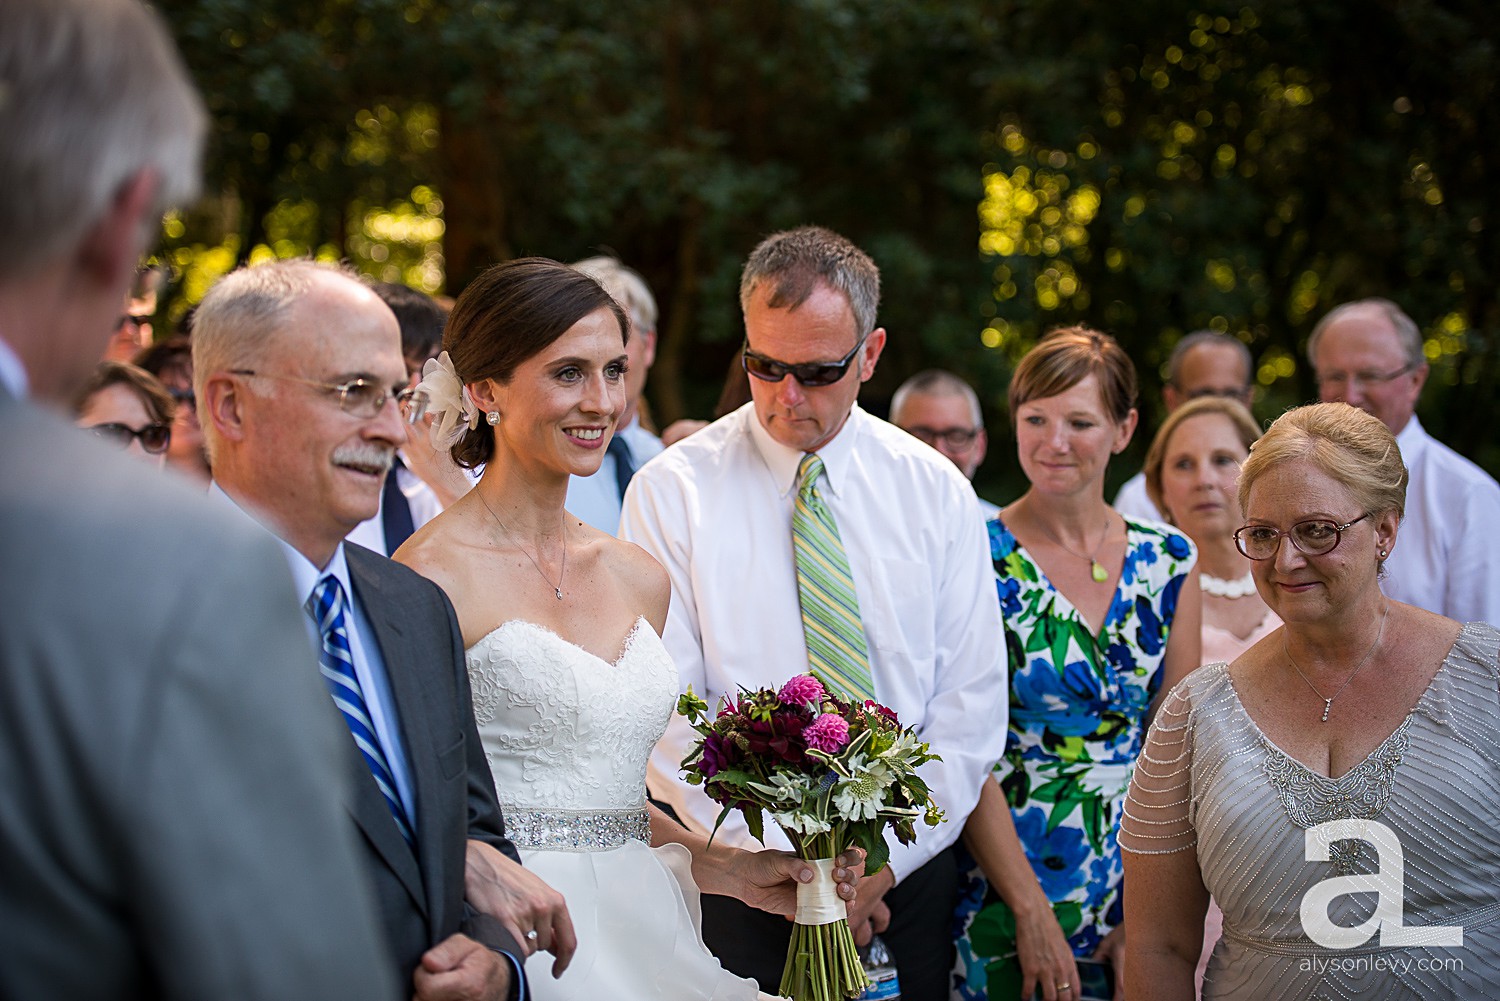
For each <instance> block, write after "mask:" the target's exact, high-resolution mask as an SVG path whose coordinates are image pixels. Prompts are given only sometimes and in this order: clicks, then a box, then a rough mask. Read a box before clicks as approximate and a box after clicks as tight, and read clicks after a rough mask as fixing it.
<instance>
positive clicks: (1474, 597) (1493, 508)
mask: <svg viewBox="0 0 1500 1001" xmlns="http://www.w3.org/2000/svg"><path fill="white" fill-rule="evenodd" d="M1307 358H1308V361H1310V362H1311V363H1312V366H1313V370H1314V372H1315V373H1316V374H1317V379H1318V396H1319V397H1320V398H1321V399H1322V401H1323V402H1324V403H1348V404H1351V405H1353V406H1356V407H1359V408H1360V409H1361V410H1363V411H1365V412H1366V413H1369V414H1372V415H1373V416H1375V417H1378V418H1380V420H1381V422H1382V423H1383V424H1385V426H1386V427H1387V428H1389V429H1390V431H1391V433H1392V434H1394V435H1395V436H1396V444H1397V445H1399V446H1400V447H1401V458H1402V461H1404V462H1405V463H1406V467H1407V470H1408V471H1409V472H1410V474H1411V484H1410V486H1408V487H1407V491H1406V517H1405V520H1404V521H1403V522H1402V525H1401V539H1400V544H1399V545H1397V547H1396V549H1395V550H1394V551H1393V552H1392V554H1391V557H1390V561H1389V562H1388V563H1387V564H1386V570H1387V572H1388V576H1387V577H1386V578H1385V580H1384V582H1383V583H1382V587H1383V589H1384V591H1385V593H1386V594H1387V595H1389V596H1390V597H1392V598H1395V599H1396V600H1397V601H1404V602H1406V603H1407V604H1409V605H1417V606H1419V607H1421V608H1425V609H1428V610H1429V611H1433V612H1437V613H1439V614H1440V615H1446V616H1449V617H1450V618H1454V619H1457V620H1458V621H1460V622H1469V621H1480V622H1490V623H1500V560H1497V559H1495V545H1494V542H1493V540H1492V539H1491V538H1490V535H1489V533H1490V531H1491V530H1492V529H1493V527H1494V526H1495V525H1497V524H1500V485H1497V484H1496V482H1495V480H1494V478H1493V477H1491V476H1490V475H1489V474H1488V473H1486V472H1485V471H1484V470H1482V469H1480V468H1479V467H1478V466H1476V465H1475V464H1474V463H1472V462H1470V461H1469V460H1468V459H1466V458H1464V457H1463V456H1461V455H1459V454H1458V453H1457V452H1455V451H1453V449H1451V448H1449V447H1448V446H1446V445H1444V444H1443V443H1442V442H1440V441H1438V440H1437V439H1435V438H1433V437H1432V436H1431V435H1429V434H1428V433H1427V431H1426V430H1425V429H1424V428H1423V427H1422V422H1421V421H1420V420H1418V419H1417V415H1416V413H1415V410H1416V406H1417V399H1418V397H1420V396H1421V395H1422V386H1423V385H1424V384H1425V383H1426V381H1427V358H1426V355H1425V354H1424V353H1423V350H1422V334H1421V331H1419V330H1418V329H1417V325H1416V323H1415V322H1414V321H1413V320H1412V318H1411V317H1409V316H1407V315H1406V313H1404V312H1403V311H1402V310H1401V307H1400V306H1397V305H1396V304H1395V303H1394V302H1391V301H1390V300H1389V299H1360V300H1357V301H1355V302H1346V303H1344V304H1343V305H1341V306H1336V307H1334V308H1333V309H1332V310H1330V311H1329V312H1328V314H1327V315H1326V316H1324V317H1323V319H1321V320H1319V321H1318V324H1317V326H1315V327H1314V328H1313V332H1312V334H1311V336H1309V337H1308V339H1307Z"/></svg>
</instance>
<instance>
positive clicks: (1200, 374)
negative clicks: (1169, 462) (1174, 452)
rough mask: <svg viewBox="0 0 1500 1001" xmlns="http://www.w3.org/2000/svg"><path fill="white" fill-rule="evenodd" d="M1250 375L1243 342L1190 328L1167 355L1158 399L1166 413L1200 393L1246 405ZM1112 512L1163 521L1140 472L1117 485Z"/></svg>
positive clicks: (1251, 390)
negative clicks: (1165, 376) (1164, 374)
mask: <svg viewBox="0 0 1500 1001" xmlns="http://www.w3.org/2000/svg"><path fill="white" fill-rule="evenodd" d="M1252 375H1254V364H1253V361H1252V359H1251V357H1250V349H1249V348H1247V347H1246V346H1245V342H1244V341H1242V340H1240V339H1239V338H1238V337H1231V336H1229V335H1228V334H1221V333H1220V332H1219V331H1217V330H1195V331H1194V332H1192V333H1191V334H1187V335H1185V336H1183V337H1182V339H1181V340H1179V341H1178V342H1177V344H1176V345H1175V346H1174V347H1173V348H1172V354H1171V355H1170V356H1169V357H1168V358H1167V384H1166V385H1165V386H1163V387H1162V388H1161V398H1162V402H1163V403H1165V404H1166V406H1167V413H1169V414H1170V413H1171V412H1172V411H1174V410H1176V409H1177V408H1178V407H1180V406H1182V405H1183V404H1184V403H1186V402H1187V401H1188V400H1196V399H1198V398H1199V397H1200V396H1223V397H1227V398H1229V399H1231V400H1239V401H1240V402H1241V403H1243V404H1244V405H1245V407H1246V408H1247V409H1248V408H1249V406H1250V404H1251V402H1252V401H1253V400H1254V399H1255V386H1254V384H1253V383H1252V382H1251V376H1252ZM1115 510H1116V511H1119V512H1120V513H1121V514H1123V515H1126V516H1128V517H1131V518H1145V519H1146V520H1147V521H1162V522H1164V521H1166V520H1167V516H1166V515H1164V514H1162V513H1161V511H1159V510H1158V509H1157V507H1156V505H1155V504H1153V503H1151V498H1150V497H1149V496H1148V495H1147V494H1146V474H1145V473H1144V472H1140V473H1136V474H1135V475H1134V476H1132V477H1131V478H1130V479H1128V480H1126V481H1125V482H1124V483H1123V484H1121V486H1120V491H1119V493H1117V494H1115Z"/></svg>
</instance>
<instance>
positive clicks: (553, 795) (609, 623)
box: [395, 258, 859, 1001]
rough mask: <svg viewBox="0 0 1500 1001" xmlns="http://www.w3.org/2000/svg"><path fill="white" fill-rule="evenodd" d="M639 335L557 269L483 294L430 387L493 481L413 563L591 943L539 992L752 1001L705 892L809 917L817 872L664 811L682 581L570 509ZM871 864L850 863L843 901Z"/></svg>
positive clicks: (538, 266) (437, 425)
mask: <svg viewBox="0 0 1500 1001" xmlns="http://www.w3.org/2000/svg"><path fill="white" fill-rule="evenodd" d="M628 330H629V324H628V321H627V319H626V317H625V314H624V312H623V311H622V310H621V308H620V307H619V305H617V304H616V303H615V301H614V300H613V299H611V298H610V297H609V295H608V293H606V292H605V291H604V289H603V288H601V287H600V286H599V284H598V283H597V282H595V281H594V280H593V279H592V278H590V277H588V276H586V275H584V274H582V273H581V272H578V271H575V270H573V269H572V268H569V267H567V266H565V265H562V264H558V263H556V262H555V261H550V260H545V259H542V258H526V259H522V260H517V261H512V262H509V263H507V264H501V265H497V266H495V267H493V268H491V269H489V270H488V271H487V272H485V273H484V274H483V275H481V276H480V277H479V278H478V279H477V280H475V281H474V282H473V284H471V285H470V286H469V287H468V288H467V289H466V290H465V291H464V293H463V295H461V296H460V297H459V299H458V302H457V304H456V306H455V307H454V310H453V315H452V317H451V318H450V319H449V321H448V325H447V330H446V332H445V334H444V337H443V344H444V347H445V349H446V350H445V352H444V354H443V356H441V357H440V358H439V359H437V361H435V362H429V363H428V367H427V371H426V373H425V377H424V379H423V382H422V384H421V385H420V386H419V387H418V391H419V392H425V393H426V395H427V397H428V400H429V408H428V410H429V413H432V414H433V415H434V417H435V420H434V424H433V430H432V434H433V439H434V443H435V444H438V445H439V447H440V448H443V447H451V451H452V455H453V458H454V460H455V461H457V462H458V463H459V464H460V465H462V466H464V467H466V468H469V469H474V468H477V467H480V466H483V467H484V472H483V475H482V476H481V477H480V479H479V482H478V484H477V485H476V486H475V488H474V489H473V490H471V491H470V492H469V493H468V494H467V495H465V496H464V497H463V498H461V499H460V500H458V501H457V502H456V503H455V504H453V505H452V506H451V507H449V508H448V509H447V510H446V511H444V512H443V513H442V514H441V515H439V516H438V517H437V518H436V519H434V520H433V521H431V522H430V523H428V524H427V525H426V526H425V527H424V528H422V529H421V530H420V531H418V532H417V533H416V534H415V535H413V536H412V537H411V539H409V540H408V541H407V542H406V544H405V545H403V546H402V547H401V548H400V550H398V551H397V553H396V554H395V558H396V559H397V560H399V561H401V562H402V563H405V564H407V565H408V566H410V567H412V568H413V569H415V570H416V571H418V572H419V573H421V574H423V575H425V576H427V577H428V578H430V579H432V580H433V581H436V582H437V583H438V584H439V585H440V586H441V587H442V588H443V590H444V591H446V592H447V594H448V597H449V598H450V599H451V600H452V602H453V605H454V608H455V610H456V611H457V613H458V621H459V626H460V628H461V630H462V632H463V641H464V646H465V647H466V649H467V651H468V654H467V657H468V667H469V678H470V684H471V687H472V689H473V699H474V714H475V717H476V719H477V721H478V724H479V733H480V736H481V738H482V739H483V741H484V749H485V755H486V757H487V758H488V759H489V762H490V769H491V771H492V773H493V774H494V778H495V789H496V792H497V794H498V796H499V799H500V802H501V804H502V806H503V807H504V812H505V823H506V833H507V834H508V835H509V836H510V837H511V839H512V840H513V841H514V842H515V843H516V847H517V848H518V849H520V852H521V858H522V861H523V862H524V864H525V865H526V867H527V868H528V869H530V870H531V871H533V872H534V873H536V874H537V875H538V876H540V877H541V878H542V879H543V880H544V881H546V882H547V883H548V884H550V885H551V886H552V887H553V888H554V889H556V890H558V891H559V892H561V893H562V894H563V896H564V898H565V899H566V900H567V904H568V911H569V914H570V915H571V917H572V922H573V925H574V927H575V928H576V930H577V939H578V949H577V952H576V954H575V955H574V957H573V960H572V963H571V965H570V966H568V968H567V969H566V971H565V972H563V973H561V976H560V977H558V979H556V980H549V979H548V978H546V977H544V976H542V974H543V972H544V971H545V969H546V968H545V966H544V965H542V961H541V959H540V958H539V957H538V956H537V955H536V952H535V951H533V958H531V959H530V960H528V961H527V964H526V972H527V975H528V981H529V983H530V984H531V993H532V997H534V998H536V999H538V1001H551V999H561V998H580V999H582V998H590V999H592V998H599V997H611V998H622V999H632V1001H633V999H647V998H673V999H677V998H755V997H757V996H759V995H758V991H757V989H756V987H755V985H754V983H753V982H751V981H749V980H741V979H740V978H738V977H735V976H733V975H732V974H730V973H728V972H727V971H725V970H723V969H722V968H721V967H720V966H719V965H718V962H717V960H715V959H714V958H713V956H712V955H711V954H710V953H709V952H708V951H707V949H706V948H705V947H704V945H703V943H702V939H701V936H700V935H699V931H698V925H699V906H698V893H699V889H698V888H699V887H702V890H703V892H708V893H722V894H728V895H731V896H735V897H739V898H740V899H742V900H744V901H746V902H747V903H749V904H751V905H753V906H756V907H759V908H762V909H764V910H768V911H773V912H781V913H786V914H790V913H792V911H793V910H794V907H795V884H796V882H807V881H808V880H810V879H812V878H813V870H812V868H811V867H810V866H808V865H807V864H805V863H803V862H801V861H800V860H798V859H795V858H793V857H792V856H789V855H786V854H783V853H781V852H774V851H762V852H746V851H742V850H739V849H734V848H730V847H727V846H724V845H718V844H715V845H713V846H709V845H708V844H707V839H705V838H703V837H702V836H700V835H697V834H695V833H693V832H690V831H688V830H686V829H685V828H683V827H682V826H680V825H678V824H676V823H675V822H674V821H672V820H671V819H670V818H669V817H667V816H666V815H665V814H663V813H661V812H660V811H658V810H657V809H656V808H655V807H654V806H653V807H649V808H648V806H647V804H646V801H645V773H646V762H647V758H648V756H649V754H650V751H651V748H652V746H653V745H654V744H655V743H656V740H657V738H658V737H660V736H661V733H662V731H663V730H664V729H665V728H666V724H667V720H668V718H669V717H670V715H671V712H672V706H673V704H674V702H675V700H676V695H677V673H676V668H675V667H674V666H673V664H672V661H671V659H670V658H669V656H668V655H667V653H666V649H665V648H664V647H663V646H662V644H661V640H660V638H659V633H660V631H661V629H662V626H663V624H664V623H665V621H666V616H667V603H668V600H669V599H670V597H671V587H670V585H669V583H668V580H667V574H666V571H664V570H663V569H662V568H661V566H660V565H659V564H657V563H656V561H655V560H654V559H652V558H651V557H650V556H649V555H647V554H646V553H645V552H644V551H643V550H641V549H639V548H637V547H636V546H634V545H632V544H630V543H627V542H621V541H619V540H618V539H615V538H613V537H612V536H609V535H605V534H604V533H603V532H600V531H598V530H596V529H594V528H591V527H589V526H588V525H585V524H584V523H583V522H581V521H579V520H578V519H577V518H575V517H573V516H572V515H570V514H568V513H567V511H565V510H564V509H563V499H564V496H565V495H566V493H567V486H568V477H569V476H570V475H576V476H587V475H589V474H590V473H593V472H594V471H595V470H597V469H598V468H599V464H600V463H601V462H602V461H603V457H604V450H605V448H606V446H607V445H608V444H609V440H610V437H611V435H612V433H613V432H614V429H615V422H616V420H617V419H618V417H619V415H620V413H621V411H622V410H623V409H624V404H625V383H624V376H625V369H626V357H625V338H626V337H627V336H628ZM724 583H725V586H733V583H732V581H730V580H727V579H726V581H725V582H724ZM796 669H797V665H794V664H788V665H787V674H788V676H790V675H791V674H794V673H796ZM650 846H656V847H650ZM858 862H859V855H858V853H857V851H855V852H850V853H848V854H846V855H844V856H840V858H839V865H840V867H841V869H840V875H841V882H840V885H839V888H838V892H839V894H840V895H841V896H842V897H844V898H845V899H852V898H853V896H854V887H853V883H854V882H855V880H856V879H857V876H855V875H854V874H853V873H852V871H851V870H850V869H849V868H848V867H850V866H857V864H858ZM553 934H554V929H552V928H549V927H540V926H539V927H538V928H536V929H535V930H534V931H532V932H531V933H530V934H528V935H527V938H528V939H529V940H530V943H531V944H530V945H529V946H528V948H530V949H533V950H551V951H555V949H554V943H553V941H552V937H553ZM562 937H563V934H562V933H559V938H562ZM560 958H561V954H560ZM557 965H559V966H560V965H563V964H561V963H559V964H557ZM554 976H556V970H555V969H554Z"/></svg>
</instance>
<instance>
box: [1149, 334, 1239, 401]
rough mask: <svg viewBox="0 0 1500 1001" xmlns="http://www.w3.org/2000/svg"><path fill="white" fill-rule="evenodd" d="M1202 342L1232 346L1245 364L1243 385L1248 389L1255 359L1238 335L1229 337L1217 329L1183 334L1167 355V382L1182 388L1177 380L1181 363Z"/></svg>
mask: <svg viewBox="0 0 1500 1001" xmlns="http://www.w3.org/2000/svg"><path fill="white" fill-rule="evenodd" d="M1204 344H1216V345H1220V346H1222V347H1226V348H1234V350H1235V352H1236V353H1238V354H1239V356H1240V363H1241V364H1242V365H1244V366H1245V387H1246V388H1247V389H1248V388H1249V386H1250V381H1251V380H1252V379H1254V378H1255V360H1254V359H1253V358H1252V357H1251V356H1250V349H1249V348H1248V347H1246V346H1245V342H1244V341H1242V340H1240V339H1239V338H1238V337H1231V336H1230V335H1228V334H1225V333H1220V332H1219V331H1217V330H1195V331H1193V332H1192V333H1191V334H1184V335H1183V336H1182V338H1181V339H1179V340H1178V341H1177V343H1176V345H1174V346H1173V348H1172V353H1171V354H1170V355H1169V356H1168V357H1167V382H1168V383H1170V384H1171V385H1173V386H1176V387H1177V388H1178V389H1181V388H1182V386H1181V384H1180V383H1179V382H1178V380H1179V379H1180V378H1181V377H1182V363H1183V361H1185V360H1186V359H1187V356H1188V354H1189V353H1190V352H1191V351H1192V350H1193V349H1194V348H1196V347H1200V346H1202V345H1204Z"/></svg>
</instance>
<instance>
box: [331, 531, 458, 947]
mask: <svg viewBox="0 0 1500 1001" xmlns="http://www.w3.org/2000/svg"><path fill="white" fill-rule="evenodd" d="M344 551H345V555H346V558H347V559H348V561H349V579H350V580H351V581H352V582H353V584H354V590H355V593H356V595H358V597H359V601H360V604H361V605H362V606H363V608H364V610H365V617H366V618H367V619H368V620H369V622H370V624H371V626H372V627H373V628H374V630H375V639H376V642H377V643H378V644H379V645H380V656H381V659H382V660H384V661H385V671H386V676H387V678H389V680H390V685H391V694H392V696H393V697H394V699H395V702H396V713H397V715H398V716H399V717H400V718H399V726H400V730H401V739H402V741H403V742H404V743H405V745H406V761H407V768H408V769H409V771H410V776H411V785H412V800H413V809H414V810H415V812H416V816H415V817H414V818H413V828H414V829H415V831H416V836H417V844H416V858H415V861H416V862H417V866H418V868H419V870H420V871H418V872H415V873H414V875H415V876H416V882H415V884H413V883H408V884H407V888H408V889H409V890H411V891H412V895H413V897H415V898H416V899H417V900H418V902H419V903H420V904H421V905H422V908H423V910H424V912H425V913H426V914H427V916H428V918H429V920H431V919H432V918H433V917H434V916H435V915H441V914H442V913H443V908H442V906H441V904H442V902H441V900H440V899H439V897H440V894H441V892H442V887H443V885H444V879H443V866H444V864H445V861H446V860H445V858H444V855H443V842H444V837H443V834H444V831H443V828H444V826H445V825H444V824H443V816H442V814H443V812H444V810H443V804H441V803H437V802H435V799H437V795H436V794H437V793H438V792H439V791H441V790H442V788H443V783H442V781H441V777H440V776H439V775H438V764H437V762H438V750H439V749H438V748H437V747H436V746H434V743H433V727H432V725H431V724H432V721H434V720H436V719H441V718H442V712H443V708H442V707H441V706H440V705H437V704H435V703H434V695H435V693H434V692H433V691H431V690H430V689H429V687H428V686H427V685H424V684H423V679H424V674H425V673H426V672H424V670H423V669H422V665H423V664H424V663H427V662H430V661H432V660H433V659H434V658H437V657H439V656H441V641H440V639H434V638H429V639H428V641H427V642H426V643H425V644H424V643H422V642H419V641H418V638H416V637H414V636H413V635H411V631H410V630H408V629H407V628H404V619H405V618H406V617H407V609H406V608H405V606H404V604H403V602H402V601H401V600H400V598H401V596H400V595H399V594H398V593H396V591H397V590H398V589H393V588H391V587H388V586H387V585H388V584H389V582H390V578H389V577H388V576H387V575H386V574H385V573H383V571H385V570H387V569H388V567H386V566H384V564H387V563H389V561H388V560H386V559H385V558H384V557H382V556H379V555H376V554H374V553H370V552H368V551H366V550H364V549H361V548H359V547H357V546H352V545H347V544H346V545H345V547H344ZM449 711H450V712H451V710H449ZM369 786H370V789H371V790H372V791H373V792H374V794H375V797H376V798H375V800H374V803H375V805H376V806H378V807H379V808H380V811H381V813H380V819H382V820H383V821H384V824H383V825H382V826H383V828H384V829H387V830H388V832H389V835H390V838H393V839H394V843H393V845H392V847H393V849H395V848H399V849H400V850H401V853H402V854H403V855H404V857H405V859H406V860H407V862H408V863H410V862H412V861H413V860H414V859H413V854H412V850H411V848H409V847H408V846H407V844H406V841H405V840H404V839H403V838H402V837H401V834H400V832H399V831H397V830H396V825H395V824H394V823H393V822H391V820H390V811H389V809H388V808H387V807H386V806H385V801H384V799H382V798H381V797H380V795H379V793H380V790H379V789H378V788H377V787H376V786H375V783H374V780H373V779H372V780H371V781H370V783H369ZM454 809H457V810H460V811H461V810H462V809H463V806H462V805H461V804H459V805H456V806H454ZM459 816H463V815H462V814H459ZM461 822H462V821H461ZM450 826H451V824H450ZM387 840H388V841H389V839H387ZM398 871H399V870H398ZM403 878H404V877H403Z"/></svg>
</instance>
